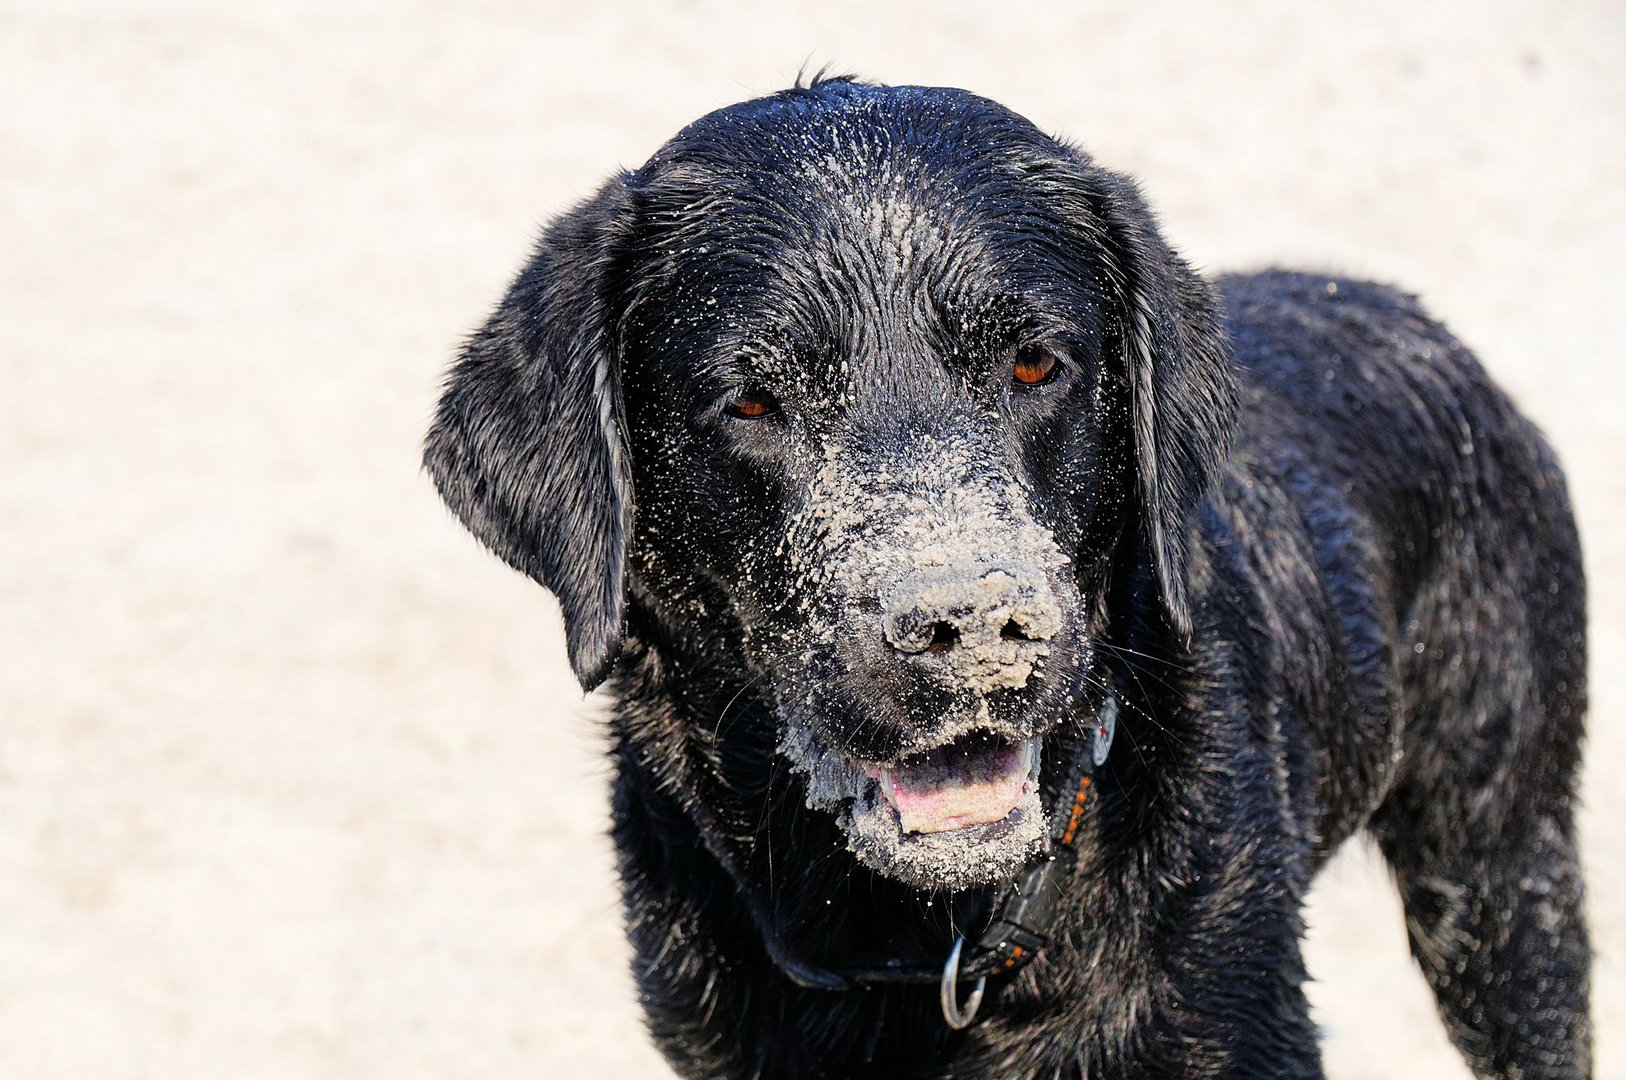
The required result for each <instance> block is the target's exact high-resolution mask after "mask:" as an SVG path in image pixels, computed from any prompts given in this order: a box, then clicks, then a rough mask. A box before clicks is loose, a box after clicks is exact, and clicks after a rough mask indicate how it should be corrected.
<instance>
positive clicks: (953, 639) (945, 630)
mask: <svg viewBox="0 0 1626 1080" xmlns="http://www.w3.org/2000/svg"><path fill="white" fill-rule="evenodd" d="M959 643H960V632H959V631H958V630H956V629H955V628H954V627H952V626H950V625H949V624H948V623H946V622H940V623H936V624H934V625H933V626H932V640H931V644H929V645H927V646H926V648H927V650H928V651H929V652H932V653H934V654H936V655H938V656H941V655H942V654H944V653H946V652H948V651H949V650H950V649H952V648H954V646H956V645H958V644H959Z"/></svg>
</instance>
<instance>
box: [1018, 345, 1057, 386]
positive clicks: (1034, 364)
mask: <svg viewBox="0 0 1626 1080" xmlns="http://www.w3.org/2000/svg"><path fill="white" fill-rule="evenodd" d="M1061 366H1062V365H1061V357H1060V356H1059V355H1058V350H1057V349H1056V348H1055V347H1054V346H1051V345H1024V346H1022V347H1021V348H1020V349H1017V350H1016V359H1015V360H1014V361H1012V363H1011V378H1013V379H1015V380H1016V381H1017V382H1018V383H1019V384H1020V385H1022V386H1043V385H1044V384H1045V383H1047V382H1050V381H1051V380H1053V379H1054V378H1055V377H1056V376H1057V375H1059V374H1060V373H1061Z"/></svg>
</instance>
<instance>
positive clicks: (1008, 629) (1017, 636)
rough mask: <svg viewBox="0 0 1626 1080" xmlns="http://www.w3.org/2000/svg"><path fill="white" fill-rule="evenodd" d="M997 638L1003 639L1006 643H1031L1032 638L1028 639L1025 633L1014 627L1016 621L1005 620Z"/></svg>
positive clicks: (1018, 627)
mask: <svg viewBox="0 0 1626 1080" xmlns="http://www.w3.org/2000/svg"><path fill="white" fill-rule="evenodd" d="M999 636H1000V637H1002V638H1004V639H1005V640H1006V641H1032V640H1033V639H1032V638H1030V637H1028V635H1027V632H1026V631H1025V630H1023V629H1022V628H1021V627H1020V626H1017V625H1016V620H1015V619H1008V620H1006V622H1005V626H1004V628H1003V629H1002V630H1000V632H999Z"/></svg>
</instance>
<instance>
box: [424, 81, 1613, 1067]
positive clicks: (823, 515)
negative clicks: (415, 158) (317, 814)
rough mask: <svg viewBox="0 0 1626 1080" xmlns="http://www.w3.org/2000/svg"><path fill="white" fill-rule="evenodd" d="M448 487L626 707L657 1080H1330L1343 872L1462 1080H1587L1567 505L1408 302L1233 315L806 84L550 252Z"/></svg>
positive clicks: (445, 457)
mask: <svg viewBox="0 0 1626 1080" xmlns="http://www.w3.org/2000/svg"><path fill="white" fill-rule="evenodd" d="M427 462H428V467H429V469H430V471H431V473H432V474H433V476H434V479H435V482H436V483H437V485H438V486H439V489H440V491H441V494H442V495H443V496H444V497H445V499H446V501H447V502H448V503H449V504H450V505H451V507H452V509H453V510H454V511H456V513H457V514H458V516H459V517H460V518H461V519H462V520H463V521H464V522H465V523H466V524H467V525H468V527H469V528H470V529H471V530H472V531H473V532H474V534H475V535H476V536H478V537H479V538H480V539H481V540H482V541H484V543H485V544H487V545H488V546H489V547H490V548H491V549H492V550H494V551H495V552H496V553H497V554H498V555H500V556H501V557H502V558H504V559H505V560H507V561H508V562H509V563H511V564H512V565H513V566H515V567H517V568H519V569H520V570H522V571H524V572H525V573H527V574H529V575H530V576H532V577H533V578H536V579H537V580H538V581H540V582H541V583H542V584H543V585H545V586H546V587H547V588H549V589H551V590H552V591H553V592H554V593H556V594H557V595H558V597H559V600H560V603H561V605H562V607H563V611H564V617H565V630H566V635H567V637H568V641H569V648H570V658H571V663H572V664H573V665H574V667H575V670H576V673H577V675H578V676H579V677H580V679H581V682H582V684H583V686H585V687H588V688H591V687H594V686H596V685H598V684H599V683H600V681H602V680H606V679H607V680H608V685H609V688H610V691H611V694H612V696H613V697H614V699H615V701H616V708H615V712H614V719H613V721H612V731H613V738H614V755H615V789H614V791H615V794H614V821H615V825H614V835H615V842H616V845H617V848H618V850H619V853H620V863H621V874H622V880H623V887H624V890H625V900H626V918H627V929H628V933H629V935H630V937H631V939H632V943H633V946H634V948H635V951H636V959H635V961H634V970H635V974H636V977H637V981H638V985H639V988H640V991H641V994H642V997H643V1002H644V1006H645V1008H646V1010H647V1013H648V1019H649V1025H650V1028H651V1030H652V1032H653V1034H654V1036H655V1038H656V1040H657V1041H658V1042H659V1044H660V1046H661V1048H662V1050H663V1051H664V1052H665V1054H666V1055H667V1057H668V1059H669V1060H670V1061H671V1063H672V1065H673V1066H674V1067H675V1068H676V1069H677V1070H678V1071H679V1072H680V1073H683V1074H685V1075H689V1076H706V1077H725V1076H726V1077H734V1076H741V1077H743V1076H764V1077H800V1076H823V1077H856V1076H884V1077H888V1078H903V1077H913V1076H957V1077H968V1076H992V1077H1029V1076H1031V1077H1041V1076H1042V1077H1052V1076H1073V1077H1079V1076H1088V1077H1092V1078H1099V1077H1154V1076H1155V1077H1177V1076H1178V1077H1312V1076H1318V1075H1320V1072H1321V1067H1320V1061H1319V1054H1318V1050H1317V1046H1316V1034H1315V1029H1314V1025H1313V1024H1312V1022H1311V1019H1310V1016H1309V1012H1308V1009H1307V1007H1306V1004H1305V999H1304V996H1303V993H1302V983H1303V982H1304V979H1305V977H1306V976H1305V972H1304V967H1303V963H1302V961H1301V958H1300V949H1299V942H1300V937H1301V934H1302V929H1303V928H1302V924H1301V922H1300V914H1299V912H1300V906H1301V904H1302V901H1303V898H1304V894H1305V891H1306V889H1307V888H1308V887H1309V884H1310V879H1311V877H1312V876H1313V874H1314V873H1315V871H1316V869H1317V868H1318V867H1319V866H1320V865H1321V864H1322V863H1323V862H1324V861H1325V860H1326V858H1327V856H1328V854H1329V853H1330V852H1332V851H1333V850H1334V849H1335V848H1337V847H1338V845H1339V844H1341V843H1342V842H1343V841H1344V840H1345V839H1346V838H1348V837H1349V836H1351V835H1352V834H1353V833H1355V832H1356V831H1358V830H1361V829H1365V830H1367V831H1368V832H1369V833H1370V834H1371V835H1372V836H1374V837H1375V838H1376V839H1377V842H1378V843H1379V844H1380V845H1381V848H1382V850H1383V852H1384V854H1385V856H1387V858H1388V860H1389V863H1390V865H1391V866H1392V867H1393V869H1394V873H1395V876H1396V878H1397V880H1398V882H1399V886H1400V889H1401V892H1402V894H1403V896H1404V900H1405V906H1406V914H1407V925H1408V929H1409V931H1410V935H1411V942H1412V950H1413V952H1414V954H1415V955H1416V957H1417V960H1418V962H1419V963H1420V964H1421V965H1422V968H1423V970H1424V972H1425V974H1426V975H1427V977H1428V979H1429V981H1430V983H1431V984H1432V985H1433V987H1434V991H1435V993H1436V995H1437V996H1438V1000H1439V1006H1440V1010H1441V1013H1442V1015H1443V1017H1444V1020H1445V1024H1446V1027H1447V1029H1448V1031H1449V1032H1450V1035H1451V1038H1452V1039H1453V1040H1454V1041H1455V1042H1456V1044H1457V1046H1458V1047H1460V1048H1461V1050H1462V1052H1463V1053H1464V1055H1465V1056H1466V1057H1467V1059H1468V1060H1469V1062H1470V1063H1471V1064H1472V1066H1473V1068H1474V1069H1475V1070H1476V1071H1477V1072H1478V1073H1479V1074H1480V1075H1481V1076H1508V1077H1514V1076H1517V1077H1560V1076H1562V1077H1576V1076H1583V1075H1586V1074H1587V1073H1588V1071H1589V1064H1588V1062H1589V1042H1590V1034H1589V1022H1588V1016H1587V983H1588V946H1587V938H1586V932H1585V928H1584V926H1583V923H1582V919H1581V911H1580V907H1581V883H1580V878H1579V873H1578V863H1577V856H1576V843H1575V829H1574V825H1573V820H1572V799H1573V794H1574V785H1575V776H1576V769H1577V759H1578V753H1579V743H1580V739H1581V727H1582V717H1583V712H1584V708H1585V690H1584V678H1585V639H1584V625H1583V623H1584V612H1583V607H1584V597H1583V585H1582V576H1581V566H1580V561H1579V553H1578V547H1577V541H1576V536H1575V531H1574V526H1573V524H1572V521H1571V515H1570V511H1569V507H1568V501H1567V496H1566V494H1565V488H1564V482H1563V478H1562V476H1561V475H1560V472H1559V469H1558V466H1557V465H1556V463H1555V462H1554V459H1553V456H1552V453H1551V452H1550V451H1549V450H1548V448H1547V446H1546V444H1545V443H1544V442H1543V441H1542V439H1541V437H1540V435H1539V434H1538V433H1537V432H1536V431H1535V429H1534V428H1533V427H1532V426H1531V425H1530V424H1529V423H1528V422H1526V421H1525V420H1524V419H1522V418H1521V417H1520V416H1519V415H1518V414H1517V413H1516V412H1515V411H1514V410H1513V408H1512V406H1511V405H1510V404H1509V403H1508V401H1507V400H1506V399H1505V398H1504V397H1503V396H1502V394H1501V393H1499V392H1498V391H1497V390H1496V389H1495V388H1494V387H1493V386H1492V385H1491V384H1490V382H1489V381H1488V380H1487V379H1486V377H1485V374H1484V373H1483V372H1482V371H1481V370H1480V367H1479V365H1478V364H1477V363H1476V362H1475V360H1474V359H1473V357H1472V356H1471V355H1470V354H1469V353H1468V352H1467V350H1466V349H1464V348H1463V346H1462V345H1461V344H1460V343H1459V342H1458V341H1456V340H1455V339H1454V338H1453V337H1452V336H1451V334H1450V333H1449V332H1447V331H1446V330H1445V329H1443V328H1442V327H1441V326H1440V325H1439V324H1437V323H1435V322H1433V321H1432V320H1430V319H1429V318H1428V317H1427V316H1426V315H1425V314H1424V313H1423V312H1422V311H1421V310H1420V309H1419V307H1418V306H1417V304H1416V303H1415V302H1414V301H1413V300H1412V299H1410V298H1409V297H1407V296H1404V295H1402V294H1400V293H1397V292H1395V291H1393V290H1390V289H1387V288H1384V287H1382V286H1377V285H1370V284H1365V283H1361V282H1353V281H1347V280H1341V279H1332V278H1328V277H1313V276H1308V275H1303V274H1294V273H1285V272H1270V273H1264V274H1260V275H1257V276H1252V277H1233V278H1225V279H1221V280H1220V281H1218V282H1216V283H1214V284H1209V283H1205V282H1204V281H1203V280H1201V279H1199V278H1198V277H1197V276H1196V275H1194V274H1193V273H1192V272H1191V270H1190V269H1188V268H1187V266H1186V265H1185V264H1184V263H1183V262H1182V261H1181V260H1180V259H1179V258H1178V257H1177V256H1176V255H1175V254H1174V253H1173V252H1172V251H1170V250H1169V248H1168V247H1167V246H1166V245H1165V243H1164V241H1163V239H1162V238H1161V236H1160V235H1159V233H1158V231H1157V228H1156V225H1155V223H1154V221H1153V219H1152V216H1151V215H1150V213H1149V212H1148V211H1147V209H1146V207H1145V206H1144V205H1143V203H1142V201H1141V198H1140V196H1139V194H1138V193H1137V191H1136V188H1135V186H1134V185H1133V183H1131V182H1130V181H1129V180H1127V179H1125V178H1124V177H1122V176H1119V175H1117V174H1114V173H1111V172H1108V171H1106V170H1104V169H1102V168H1100V167H1099V166H1097V165H1095V164H1094V163H1093V162H1091V160H1090V159H1089V158H1088V157H1087V156H1085V155H1084V154H1083V153H1081V152H1079V151H1078V150H1076V149H1073V148H1072V147H1069V146H1067V145H1065V144H1063V143H1060V142H1057V141H1055V140H1053V139H1051V138H1048V137H1046V136H1045V135H1043V134H1041V133H1040V132H1039V131H1037V130H1036V129H1035V128H1034V127H1033V126H1032V125H1030V124H1029V123H1027V122H1026V121H1024V120H1023V119H1021V118H1020V117H1017V116H1015V115H1013V114H1012V113H1010V112H1009V111H1007V110H1005V109H1003V108H1001V107H999V106H998V105H995V104H993V103H992V102H989V101H986V100H983V99H981V98H977V97H974V96H972V95H970V94H967V93H964V92H962V91H957V90H935V89H921V88H913V87H877V86H869V85H864V84H861V83H857V82H854V81H851V80H845V79H831V80H818V81H815V82H814V83H813V84H812V85H810V86H805V87H803V86H798V87H797V88H795V89H792V90H789V91H786V92H784V93H781V94H776V95H774V96H772V97H769V98H765V99H762V100H759V101H752V102H747V103H745V104H742V105H737V106H734V107H732V108H728V109H724V110H721V111H719V112H716V113H713V114H711V115H710V116H706V117H704V118H702V119H700V120H698V121H696V122H695V123H694V124H692V125H691V126H690V127H688V128H687V129H685V130H684V131H683V132H681V133H680V134H679V135H678V136H677V137H676V138H675V139H673V140H672V141H671V142H670V143H668V144H667V145H666V146H664V147H663V148H662V149H661V150H660V151H659V152H658V153H657V154H656V155H655V156H654V158H652V159H651V160H650V161H649V162H648V164H646V165H645V166H644V167H643V168H641V169H638V170H637V171H635V172H632V173H626V174H623V175H620V176H617V177H615V178H614V179H612V180H611V181H610V182H609V183H608V184H606V185H605V187H604V188H603V190H602V191H600V193H599V194H598V195H597V196H596V197H594V198H592V199H591V200H589V201H587V202H586V203H584V204H583V205H581V206H579V207H577V208H576V209H575V210H573V211H571V212H570V213H569V214H567V215H565V216H564V217H562V218H561V219H559V220H558V221H557V222H555V223H554V224H553V225H552V226H551V227H550V228H549V229H548V230H547V231H546V233H545V234H544V235H543V237H542V240H541V242H540V244H539V246H538V248H537V251H536V254H535V256H534V257H533V258H532V260H531V262H530V264H529V265H528V266H527V267H526V268H525V269H524V270H523V271H522V272H521V274H520V275H519V278H518V279H517V280H516V281H515V283H514V284H513V286H512V288H511V289H510V291H509V292H508V295H507V296H506V297H505V298H504V299H503V301H502V302H501V303H500V304H499V305H498V307H497V310H496V312H495V313H494V314H493V315H492V317H491V319H490V321H489V322H488V323H487V324H486V326H485V327H484V329H482V330H481V331H480V332H478V333H477V334H476V335H475V336H474V337H473V339H472V340H471V341H470V342H469V344H468V347H467V348H466V349H465V350H464V352H463V355H462V357H461V359H460V360H459V362H458V364H457V365H456V367H455V368H454V370H453V371H452V374H451V377H450V382H449V384H448V386H447V388H446V392H445V396H444V397H443V398H442V400H441V403H440V408H439V412H438V415H437V417H436V421H435V425H434V429H433V431H432V432H431V433H430V435H429V440H428V450H427ZM635 507H636V512H635ZM1114 732H1116V739H1115V740H1114V739H1113V735H1114ZM973 991H975V992H974V993H973ZM979 1002H980V1007H979Z"/></svg>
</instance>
